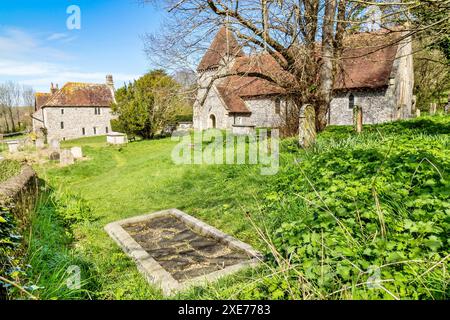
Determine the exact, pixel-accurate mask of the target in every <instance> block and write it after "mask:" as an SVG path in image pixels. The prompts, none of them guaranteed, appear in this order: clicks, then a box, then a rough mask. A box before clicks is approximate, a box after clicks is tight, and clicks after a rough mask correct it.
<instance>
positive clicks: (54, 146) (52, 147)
mask: <svg viewBox="0 0 450 320" xmlns="http://www.w3.org/2000/svg"><path fill="white" fill-rule="evenodd" d="M60 148H61V145H60V143H59V140H58V139H52V140H50V150H54V151H59V150H60Z"/></svg>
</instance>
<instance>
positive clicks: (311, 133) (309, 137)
mask: <svg viewBox="0 0 450 320" xmlns="http://www.w3.org/2000/svg"><path fill="white" fill-rule="evenodd" d="M315 141H316V112H315V110H314V108H313V106H312V105H310V104H306V105H304V106H303V107H302V109H301V110H300V122H299V143H300V146H302V147H303V148H309V147H310V146H312V145H313V144H314V142H315Z"/></svg>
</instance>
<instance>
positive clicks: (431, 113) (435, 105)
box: [430, 102, 437, 115]
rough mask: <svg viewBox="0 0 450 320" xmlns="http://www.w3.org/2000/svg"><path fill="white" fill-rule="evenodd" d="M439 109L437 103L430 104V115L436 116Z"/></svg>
mask: <svg viewBox="0 0 450 320" xmlns="http://www.w3.org/2000/svg"><path fill="white" fill-rule="evenodd" d="M436 109H437V104H436V103H435V102H431V103H430V115H435V114H436Z"/></svg>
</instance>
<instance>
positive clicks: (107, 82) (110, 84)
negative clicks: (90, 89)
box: [106, 74, 114, 88]
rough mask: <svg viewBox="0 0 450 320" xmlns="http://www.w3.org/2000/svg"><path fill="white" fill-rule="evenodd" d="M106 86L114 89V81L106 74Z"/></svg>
mask: <svg viewBox="0 0 450 320" xmlns="http://www.w3.org/2000/svg"><path fill="white" fill-rule="evenodd" d="M106 84H107V85H108V86H110V87H111V88H114V80H113V76H112V75H110V74H108V75H107V76H106Z"/></svg>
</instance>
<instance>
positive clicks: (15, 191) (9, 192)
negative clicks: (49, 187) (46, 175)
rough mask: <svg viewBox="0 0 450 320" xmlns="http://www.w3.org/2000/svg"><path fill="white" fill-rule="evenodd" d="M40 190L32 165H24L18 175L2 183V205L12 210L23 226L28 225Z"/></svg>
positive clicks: (0, 194) (0, 191)
mask: <svg viewBox="0 0 450 320" xmlns="http://www.w3.org/2000/svg"><path fill="white" fill-rule="evenodd" d="M38 190H39V189H38V179H37V175H36V172H35V171H34V170H33V169H32V168H31V167H30V166H27V165H26V166H23V167H22V170H21V172H20V173H19V174H18V175H16V176H14V177H12V178H10V179H8V180H6V181H5V182H2V183H0V207H1V208H2V210H8V211H10V212H11V213H12V214H13V215H14V216H15V217H16V219H17V220H18V221H19V222H20V224H21V225H22V226H23V225H26V224H27V223H28V221H29V218H30V212H31V211H32V210H33V209H34V205H35V203H36V200H37V196H38Z"/></svg>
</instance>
